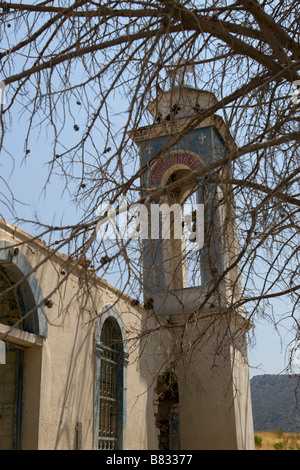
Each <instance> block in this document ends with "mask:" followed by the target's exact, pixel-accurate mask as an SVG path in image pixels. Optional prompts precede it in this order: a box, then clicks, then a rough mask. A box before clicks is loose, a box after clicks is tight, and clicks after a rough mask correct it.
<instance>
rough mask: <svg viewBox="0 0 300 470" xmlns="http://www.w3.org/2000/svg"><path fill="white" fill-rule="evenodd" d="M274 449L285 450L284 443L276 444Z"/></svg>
mask: <svg viewBox="0 0 300 470" xmlns="http://www.w3.org/2000/svg"><path fill="white" fill-rule="evenodd" d="M273 447H274V449H275V450H282V449H283V448H284V444H283V442H275V444H273Z"/></svg>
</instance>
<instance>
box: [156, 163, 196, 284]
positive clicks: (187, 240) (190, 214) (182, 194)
mask: <svg viewBox="0 0 300 470" xmlns="http://www.w3.org/2000/svg"><path fill="white" fill-rule="evenodd" d="M178 167H179V168H178ZM190 174H191V170H190V169H189V168H185V167H184V166H183V167H182V168H180V166H179V165H175V166H174V167H171V168H169V169H168V171H167V172H166V175H165V176H164V177H163V179H162V184H165V185H169V184H171V183H174V182H176V181H179V180H180V179H181V178H184V177H186V176H188V175H190ZM198 199H199V198H198V194H197V191H196V187H195V185H191V186H185V187H184V188H182V187H178V188H177V189H175V190H173V191H172V192H169V194H168V197H167V198H165V199H164V201H163V202H166V203H167V204H168V205H169V206H170V207H172V206H173V205H174V204H175V205H176V204H180V206H181V215H182V227H183V233H182V238H181V239H178V238H177V239H175V238H174V237H172V224H174V216H173V214H172V213H171V237H170V240H169V241H165V240H164V241H163V252H164V255H163V257H164V266H165V267H164V270H165V276H166V279H167V282H168V285H169V287H170V288H172V289H181V288H186V287H196V286H199V285H201V283H202V276H201V257H200V250H195V248H194V241H195V231H196V218H197V217H196V210H197V209H196V208H197V204H199V200H198ZM172 216H173V218H172ZM188 218H189V220H190V224H186V221H187V220H188Z"/></svg>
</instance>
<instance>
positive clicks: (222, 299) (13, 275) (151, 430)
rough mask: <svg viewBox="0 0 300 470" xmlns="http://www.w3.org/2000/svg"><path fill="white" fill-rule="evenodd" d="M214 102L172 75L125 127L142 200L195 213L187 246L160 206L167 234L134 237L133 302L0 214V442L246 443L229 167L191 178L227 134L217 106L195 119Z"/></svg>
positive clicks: (220, 153)
mask: <svg viewBox="0 0 300 470" xmlns="http://www.w3.org/2000/svg"><path fill="white" fill-rule="evenodd" d="M215 103H216V98H215V97H214V95H213V94H212V93H210V92H206V91H203V90H198V89H195V88H192V87H189V86H177V87H171V89H170V90H169V91H166V92H163V93H160V94H159V95H158V96H157V98H156V99H155V100H154V101H153V102H151V103H149V105H148V111H149V112H150V114H151V115H152V117H153V124H151V125H149V126H145V127H142V128H139V129H135V130H133V131H132V132H131V133H130V137H131V139H132V140H133V142H134V143H135V145H136V146H137V148H138V150H139V156H140V165H141V167H145V168H147V171H145V172H143V176H142V181H141V183H142V187H143V189H144V191H145V194H144V195H145V200H146V201H149V200H150V202H149V204H151V202H152V203H154V202H155V203H159V204H164V205H165V207H171V206H172V205H173V204H175V205H176V204H177V206H176V207H178V205H180V204H181V205H182V203H183V201H185V202H187V201H188V203H189V206H188V207H191V208H192V211H191V213H190V214H188V215H189V216H190V218H187V220H189V222H190V224H192V223H193V222H194V223H195V222H196V224H200V223H201V221H203V232H201V231H200V232H199V233H200V238H199V239H198V240H197V243H198V248H199V249H198V250H197V249H195V241H194V240H191V237H189V238H187V237H185V236H181V237H177V238H176V237H175V236H174V233H175V228H174V227H175V217H173V219H172V216H171V217H170V220H171V224H172V223H173V229H172V230H171V232H172V233H171V236H170V237H169V238H166V237H165V238H164V237H163V234H162V231H161V230H158V232H157V234H156V237H154V238H153V239H152V238H151V237H149V239H146V240H144V245H143V247H144V253H143V272H144V278H143V286H144V299H143V300H141V301H140V302H136V301H134V299H132V298H130V297H129V296H127V295H126V294H124V293H121V292H119V291H118V289H116V288H115V287H113V286H111V285H110V284H108V283H107V282H106V281H105V280H103V279H101V278H99V277H97V276H96V275H95V274H94V273H93V271H92V270H91V269H89V267H88V266H87V265H84V264H83V263H81V262H80V260H72V259H70V258H69V257H67V256H66V255H64V254H61V253H59V252H54V250H53V249H50V248H49V247H48V246H47V245H46V244H45V243H44V242H43V241H41V240H39V239H34V238H32V237H30V236H29V235H28V234H26V233H25V232H23V231H22V230H21V229H19V228H18V227H15V226H12V225H10V224H9V223H7V222H5V221H3V220H1V221H0V340H1V341H0V449H33V450H34V449H39V450H76V449H82V450H114V449H115V450H172V451H177V450H202V449H203V450H212V449H217V450H222V449H230V450H251V449H254V435H253V422H252V410H251V396H250V380H249V371H248V363H247V341H246V335H247V331H248V329H249V327H250V325H249V324H248V322H247V321H246V318H245V315H244V312H243V309H242V308H241V307H239V308H236V307H235V300H237V299H239V298H240V296H241V292H242V285H241V281H240V275H239V266H238V263H235V260H236V259H237V256H238V253H239V251H238V250H239V244H238V234H237V229H236V226H235V218H234V205H233V204H232V199H231V198H228V199H227V197H226V194H227V193H226V188H227V189H228V187H227V186H225V185H223V184H222V177H223V176H224V175H226V174H227V173H226V172H228V171H230V169H228V168H227V167H226V165H225V166H224V168H223V167H221V168H222V170H220V171H219V178H220V181H215V180H211V181H210V180H209V181H208V183H207V184H206V183H205V180H201V178H203V177H204V176H203V175H204V171H203V170H204V168H205V167H207V166H208V167H209V168H214V165H215V163H216V162H218V161H219V160H221V159H224V155H226V151H227V149H230V148H232V146H234V142H233V141H232V138H231V136H230V134H229V132H228V129H226V126H225V125H224V122H223V120H222V118H221V117H220V116H218V115H214V116H210V117H207V118H206V119H204V120H203V119H201V120H200V119H198V116H199V111H200V112H203V111H205V109H208V108H210V107H211V106H213V105H214V104H215ZM201 172H202V173H201ZM195 175H196V176H197V175H198V176H199V180H198V181H199V182H200V183H201V184H198V185H195V179H193V178H192V177H194V176H195ZM180 179H183V180H182V181H185V182H186V181H187V182H189V181H191V183H190V184H184V185H183V184H180ZM178 182H179V183H178ZM169 185H171V190H170V191H164V188H166V186H169ZM172 185H173V186H172ZM172 188H174V189H172ZM160 189H161V193H159V190H160ZM157 191H158V192H157ZM154 193H155V194H161V195H160V196H159V200H157V199H156V200H151V194H154ZM149 197H150V199H149ZM147 198H148V199H147ZM201 208H202V209H201ZM197 210H199V211H200V215H201V218H200V219H197V213H196V219H193V216H194V214H195V212H197ZM201 210H202V211H201ZM169 215H170V214H169ZM198 215H199V213H198ZM197 233H198V232H197ZM191 243H192V245H191ZM189 248H190V252H191V256H189V255H188V252H189ZM222 273H223V275H222ZM216 280H218V282H216Z"/></svg>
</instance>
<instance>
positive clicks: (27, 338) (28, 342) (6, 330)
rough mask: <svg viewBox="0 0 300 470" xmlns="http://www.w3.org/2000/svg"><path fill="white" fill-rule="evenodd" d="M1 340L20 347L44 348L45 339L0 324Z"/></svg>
mask: <svg viewBox="0 0 300 470" xmlns="http://www.w3.org/2000/svg"><path fill="white" fill-rule="evenodd" d="M0 339H1V340H2V341H8V342H10V343H14V344H19V345H20V346H25V347H26V346H27V347H29V346H42V344H43V338H42V337H40V336H37V335H34V334H33V333H28V332H27V331H23V330H19V329H18V328H13V327H10V326H6V325H2V324H0Z"/></svg>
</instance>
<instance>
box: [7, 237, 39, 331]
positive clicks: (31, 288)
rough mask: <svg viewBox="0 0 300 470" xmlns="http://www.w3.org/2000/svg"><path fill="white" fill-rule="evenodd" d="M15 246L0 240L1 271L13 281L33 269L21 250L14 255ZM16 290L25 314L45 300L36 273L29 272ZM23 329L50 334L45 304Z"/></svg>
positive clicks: (18, 279)
mask: <svg viewBox="0 0 300 470" xmlns="http://www.w3.org/2000/svg"><path fill="white" fill-rule="evenodd" d="M13 247H14V245H13V244H12V243H10V242H8V241H3V240H0V271H2V272H3V274H4V275H5V276H6V277H7V278H8V279H10V280H11V281H12V282H18V281H20V280H21V279H23V278H24V276H26V275H28V274H29V273H30V272H31V271H32V266H31V264H30V263H29V261H28V260H27V258H26V256H25V255H24V254H23V253H22V252H21V251H19V253H18V255H16V256H14V253H13ZM16 290H17V295H18V298H19V301H20V307H21V309H22V311H23V313H24V315H25V314H26V313H27V312H29V311H30V310H32V309H33V308H34V307H36V306H37V305H39V304H40V303H41V302H42V301H43V298H44V297H43V293H42V289H41V287H40V285H39V282H38V280H37V278H36V276H35V274H34V273H31V274H29V275H28V277H27V278H26V279H25V280H24V281H23V282H22V283H21V284H20V285H19V286H18V288H17V289H16ZM23 329H24V330H25V331H28V332H29V333H34V334H36V335H40V336H44V337H47V336H48V322H47V318H46V315H45V309H44V306H43V305H41V306H39V307H38V308H37V309H36V311H35V312H34V313H32V314H31V315H29V317H28V318H27V319H26V320H25V321H24V327H23Z"/></svg>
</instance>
